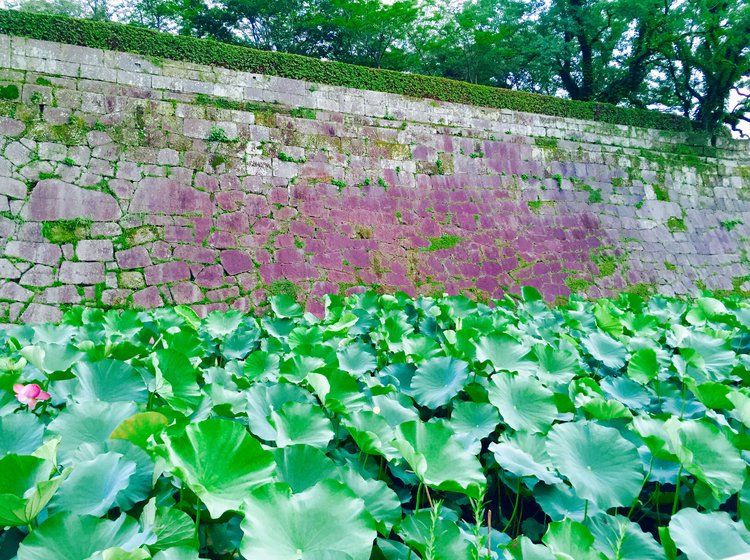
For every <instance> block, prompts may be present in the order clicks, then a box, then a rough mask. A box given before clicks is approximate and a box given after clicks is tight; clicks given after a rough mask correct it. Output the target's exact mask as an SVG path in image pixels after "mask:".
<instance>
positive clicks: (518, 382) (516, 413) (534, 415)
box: [489, 372, 557, 433]
mask: <svg viewBox="0 0 750 560" xmlns="http://www.w3.org/2000/svg"><path fill="white" fill-rule="evenodd" d="M489 398H490V402H491V403H492V404H493V405H494V406H495V407H496V408H497V409H498V410H499V411H500V414H501V415H502V417H503V420H505V422H506V423H507V424H508V425H509V426H510V427H511V428H513V429H514V430H518V431H523V432H530V433H537V432H541V433H546V432H547V430H549V428H550V426H551V425H552V422H553V421H554V420H555V418H557V406H556V405H555V398H554V395H553V393H552V391H550V390H549V389H547V388H546V387H543V386H542V385H541V384H540V383H539V381H537V380H536V379H535V378H533V377H532V376H530V375H514V374H510V373H504V372H500V373H496V374H495V375H493V376H492V379H491V384H490V388H489Z"/></svg>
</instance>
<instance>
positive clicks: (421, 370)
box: [411, 358, 469, 408]
mask: <svg viewBox="0 0 750 560" xmlns="http://www.w3.org/2000/svg"><path fill="white" fill-rule="evenodd" d="M468 379H469V369H468V364H467V363H466V362H464V361H463V360H457V359H455V358H430V359H428V360H424V361H423V362H421V363H420V364H419V367H417V370H416V372H415V373H414V377H412V380H411V394H412V396H413V397H414V400H415V401H417V403H419V404H420V405H422V406H426V407H429V408H438V407H440V406H443V405H445V404H447V403H448V402H449V401H450V400H451V399H452V398H453V397H455V396H456V395H457V394H458V392H459V391H460V390H461V389H463V388H464V385H465V384H466V381H467V380H468Z"/></svg>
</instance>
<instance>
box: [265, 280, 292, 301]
mask: <svg viewBox="0 0 750 560" xmlns="http://www.w3.org/2000/svg"><path fill="white" fill-rule="evenodd" d="M298 292H299V288H298V287H297V285H296V284H295V283H294V282H292V281H291V280H286V279H281V280H274V281H273V282H272V283H271V285H270V286H268V294H269V295H270V296H278V295H287V296H289V297H292V298H296V297H297V294H298Z"/></svg>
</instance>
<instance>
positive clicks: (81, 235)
mask: <svg viewBox="0 0 750 560" xmlns="http://www.w3.org/2000/svg"><path fill="white" fill-rule="evenodd" d="M91 223H92V222H91V220H87V219H84V218H76V219H75V220H57V221H54V222H42V235H43V236H44V238H45V239H47V240H48V241H51V242H52V243H57V244H58V245H62V244H64V243H75V242H77V241H79V240H81V239H86V238H87V237H89V235H90V232H91Z"/></svg>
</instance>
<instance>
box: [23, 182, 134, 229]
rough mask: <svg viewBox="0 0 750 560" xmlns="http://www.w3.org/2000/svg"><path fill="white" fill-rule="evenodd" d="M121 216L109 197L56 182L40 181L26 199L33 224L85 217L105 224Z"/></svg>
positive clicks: (101, 193) (114, 201) (115, 204)
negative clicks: (28, 198)
mask: <svg viewBox="0 0 750 560" xmlns="http://www.w3.org/2000/svg"><path fill="white" fill-rule="evenodd" d="M121 215H122V212H121V211H120V207H119V206H118V205H117V201H116V200H115V199H114V197H112V196H111V195H109V194H107V193H103V192H99V191H95V190H91V189H82V188H80V187H76V186H74V185H71V184H68V183H63V182H62V181H59V180H57V179H47V180H44V181H39V183H37V185H36V186H35V187H34V189H33V190H32V191H31V198H30V200H29V209H28V217H29V219H31V220H35V221H52V220H73V219H75V218H84V219H87V220H93V221H95V222H107V221H111V220H117V219H118V218H120V216H121Z"/></svg>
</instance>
